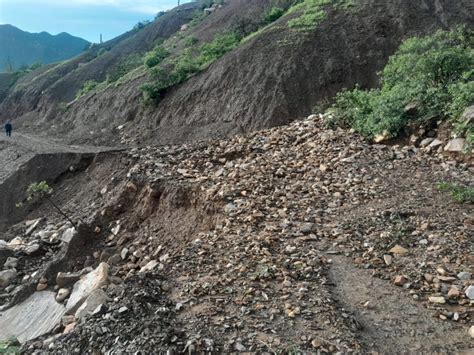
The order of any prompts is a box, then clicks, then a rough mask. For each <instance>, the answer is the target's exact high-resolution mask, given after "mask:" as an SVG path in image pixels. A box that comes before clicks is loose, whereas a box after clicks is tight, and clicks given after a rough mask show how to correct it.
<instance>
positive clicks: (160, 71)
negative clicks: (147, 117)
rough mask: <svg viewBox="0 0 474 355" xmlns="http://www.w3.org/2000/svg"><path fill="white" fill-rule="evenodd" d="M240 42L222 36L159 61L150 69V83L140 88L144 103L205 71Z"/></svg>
mask: <svg viewBox="0 0 474 355" xmlns="http://www.w3.org/2000/svg"><path fill="white" fill-rule="evenodd" d="M240 41H241V37H240V36H239V35H237V34H235V33H228V34H223V35H220V36H217V37H216V38H215V39H214V40H213V41H212V42H210V43H204V44H203V45H201V46H199V48H197V49H195V50H193V49H192V48H188V49H187V50H185V51H184V52H183V53H182V54H181V55H180V56H178V57H177V58H175V59H173V60H171V59H169V60H164V59H165V58H164V59H163V60H162V61H160V64H162V65H158V64H157V65H154V66H153V67H151V76H152V78H153V80H152V82H150V83H147V84H145V85H143V86H142V91H143V93H144V99H145V102H158V101H159V100H161V99H162V97H163V95H164V93H165V92H166V91H167V90H168V89H169V88H170V87H172V86H174V85H178V84H181V83H182V82H184V81H186V80H187V79H188V78H190V77H191V76H193V75H195V74H196V73H198V72H200V71H201V70H203V69H205V68H206V67H208V66H209V65H210V64H212V63H213V62H214V61H216V60H217V59H219V58H220V57H222V56H223V55H224V54H226V53H227V52H229V51H231V50H232V49H234V48H235V47H237V46H238V44H239V43H240ZM147 66H148V67H149V68H150V66H149V65H147Z"/></svg>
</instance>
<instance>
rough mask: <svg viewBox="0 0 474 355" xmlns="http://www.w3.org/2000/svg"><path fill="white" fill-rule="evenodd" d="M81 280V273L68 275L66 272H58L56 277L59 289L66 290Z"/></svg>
mask: <svg viewBox="0 0 474 355" xmlns="http://www.w3.org/2000/svg"><path fill="white" fill-rule="evenodd" d="M80 278H81V275H80V274H79V273H66V272H58V274H57V276H56V285H58V286H59V288H64V287H65V286H70V285H72V284H74V283H75V282H76V281H78V280H79V279H80Z"/></svg>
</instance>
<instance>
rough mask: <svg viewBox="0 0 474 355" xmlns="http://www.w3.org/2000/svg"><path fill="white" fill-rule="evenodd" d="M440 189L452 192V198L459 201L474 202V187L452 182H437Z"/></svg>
mask: <svg viewBox="0 0 474 355" xmlns="http://www.w3.org/2000/svg"><path fill="white" fill-rule="evenodd" d="M437 188H438V189H439V190H440V191H446V192H449V193H451V196H452V198H453V199H454V200H455V201H456V202H459V203H465V202H468V203H474V187H472V186H463V185H459V184H453V183H450V182H446V181H443V182H440V183H438V184H437Z"/></svg>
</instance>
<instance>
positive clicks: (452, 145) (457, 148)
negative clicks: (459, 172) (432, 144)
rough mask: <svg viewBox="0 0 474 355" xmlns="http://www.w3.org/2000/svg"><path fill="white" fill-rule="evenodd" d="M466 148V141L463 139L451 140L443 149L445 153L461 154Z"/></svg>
mask: <svg viewBox="0 0 474 355" xmlns="http://www.w3.org/2000/svg"><path fill="white" fill-rule="evenodd" d="M465 147H466V140H465V139H464V138H455V139H452V140H450V141H449V142H448V144H446V147H444V151H445V152H462V151H463V150H464V148H465Z"/></svg>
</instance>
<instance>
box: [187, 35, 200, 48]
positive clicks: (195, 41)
mask: <svg viewBox="0 0 474 355" xmlns="http://www.w3.org/2000/svg"><path fill="white" fill-rule="evenodd" d="M198 43H199V40H198V39H197V38H196V37H193V36H190V37H188V38H186V42H185V45H186V47H192V46H195V45H196V44H198Z"/></svg>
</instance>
